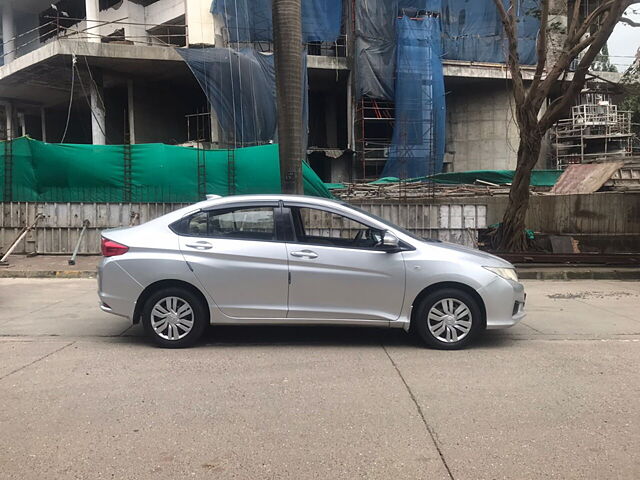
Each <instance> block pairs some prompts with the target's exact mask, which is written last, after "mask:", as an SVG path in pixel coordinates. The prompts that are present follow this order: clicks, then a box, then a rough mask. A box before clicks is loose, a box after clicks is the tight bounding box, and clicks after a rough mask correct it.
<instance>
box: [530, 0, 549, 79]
mask: <svg viewBox="0 0 640 480" xmlns="http://www.w3.org/2000/svg"><path fill="white" fill-rule="evenodd" d="M540 4H541V6H542V12H541V13H540V32H539V33H538V39H537V41H536V51H537V55H538V64H537V65H536V72H535V74H534V75H533V82H532V83H531V90H536V89H537V88H538V85H539V83H540V79H541V78H542V73H543V72H544V69H545V67H546V66H547V29H548V26H547V23H548V22H549V0H540Z"/></svg>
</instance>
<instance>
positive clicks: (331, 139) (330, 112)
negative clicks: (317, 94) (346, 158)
mask: <svg viewBox="0 0 640 480" xmlns="http://www.w3.org/2000/svg"><path fill="white" fill-rule="evenodd" d="M325 98H326V99H327V103H326V104H325V111H324V115H325V117H324V118H325V122H326V126H325V127H326V134H327V142H326V143H327V144H326V146H327V147H329V148H337V146H338V118H337V113H336V97H335V96H334V95H327V96H326V97H325Z"/></svg>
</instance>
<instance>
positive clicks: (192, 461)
mask: <svg viewBox="0 0 640 480" xmlns="http://www.w3.org/2000/svg"><path fill="white" fill-rule="evenodd" d="M526 285H527V290H528V295H529V296H528V310H529V316H528V317H527V319H526V321H525V322H523V323H521V324H520V325H518V326H516V327H514V328H513V329H511V330H506V331H500V332H488V333H487V334H486V335H485V336H484V337H483V339H482V340H481V341H480V342H479V344H478V345H476V346H475V347H473V348H470V349H468V350H464V351H459V352H441V351H435V350H428V349H425V348H423V347H421V346H420V344H419V343H417V342H416V341H415V340H414V339H412V338H411V337H409V336H407V335H406V334H404V333H403V332H400V331H389V330H373V329H372V330H368V329H351V328H312V327H309V328H293V327H292V328H285V327H273V328H268V327H259V328H256V327H235V328H233V327H216V328H211V329H210V331H209V332H208V334H207V338H206V340H205V342H203V343H202V344H201V345H200V346H198V347H196V348H192V349H189V350H177V351H176V350H162V349H158V348H155V347H152V346H150V345H149V344H148V343H147V342H146V341H145V339H144V338H143V337H142V336H141V330H140V329H139V328H138V327H133V328H132V327H130V325H128V323H127V321H126V320H124V319H120V318H118V317H113V316H110V315H107V314H104V313H102V312H100V311H99V310H98V308H97V297H96V294H95V290H96V285H95V281H93V280H60V279H52V280H35V279H34V280H23V279H1V280H0V305H1V310H0V405H1V408H0V478H2V479H5V478H12V479H13V478H15V479H67V478H69V479H71V478H88V479H95V478H120V479H138V478H160V479H179V478H224V479H226V478H236V479H263V478H277V479H280V478H290V479H306V478H314V479H315V478H319V479H334V478H335V479H352V478H380V479H405V478H406V479H417V478H421V479H456V480H458V479H460V480H461V479H500V478H509V479H529V478H559V479H570V478H580V479H583V478H588V479H591V478H593V479H596V478H597V479H604V478H606V479H613V478H617V479H637V478H640V401H639V400H638V398H640V373H639V365H640V316H638V310H639V309H640V283H634V282H614V281H597V282H594V281H573V282H534V281H530V282H527V284H526Z"/></svg>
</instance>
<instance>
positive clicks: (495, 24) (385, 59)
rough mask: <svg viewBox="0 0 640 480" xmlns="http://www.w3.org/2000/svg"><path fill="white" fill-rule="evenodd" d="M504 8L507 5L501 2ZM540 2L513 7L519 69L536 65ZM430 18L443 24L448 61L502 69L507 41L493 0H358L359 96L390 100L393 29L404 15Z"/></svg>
mask: <svg viewBox="0 0 640 480" xmlns="http://www.w3.org/2000/svg"><path fill="white" fill-rule="evenodd" d="M503 1H504V3H505V5H506V6H508V4H509V0H503ZM538 5H539V0H519V1H518V2H516V8H517V11H516V14H517V17H518V53H519V56H520V62H521V63H522V64H525V65H528V64H534V63H535V62H536V53H535V45H536V38H537V35H538V30H539V29H540V20H539V18H538V14H537V11H538ZM427 12H429V15H438V17H439V21H440V24H441V31H442V35H441V37H442V38H441V42H442V46H443V49H442V55H443V58H444V59H446V60H467V61H475V62H491V63H504V62H505V60H506V51H507V50H506V38H505V35H504V29H503V26H502V23H501V21H500V17H499V14H498V10H497V9H496V6H495V4H494V0H367V1H364V0H359V1H356V11H355V16H356V62H357V95H358V97H361V96H363V95H366V96H368V97H371V98H376V99H382V100H392V99H393V98H394V89H395V87H394V81H395V59H396V57H397V55H396V38H397V35H396V23H395V22H394V21H390V19H393V18H396V17H398V16H402V15H403V14H405V15H407V16H409V17H412V16H419V15H421V14H425V13H427Z"/></svg>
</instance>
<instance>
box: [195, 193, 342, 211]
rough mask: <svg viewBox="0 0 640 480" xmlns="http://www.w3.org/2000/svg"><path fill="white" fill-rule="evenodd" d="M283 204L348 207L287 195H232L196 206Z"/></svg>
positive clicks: (303, 196) (323, 200) (340, 203)
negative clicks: (279, 202)
mask: <svg viewBox="0 0 640 480" xmlns="http://www.w3.org/2000/svg"><path fill="white" fill-rule="evenodd" d="M279 200H282V201H283V202H287V201H289V202H304V203H309V204H313V205H325V206H335V205H341V206H347V204H346V203H345V202H342V201H340V200H333V199H331V198H324V197H312V196H310V195H285V194H260V195H230V196H227V197H218V198H212V199H210V200H204V201H202V202H199V203H197V204H195V205H194V206H197V207H198V208H208V207H216V206H219V205H226V204H234V203H245V202H246V203H250V202H268V201H279Z"/></svg>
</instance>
